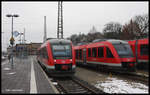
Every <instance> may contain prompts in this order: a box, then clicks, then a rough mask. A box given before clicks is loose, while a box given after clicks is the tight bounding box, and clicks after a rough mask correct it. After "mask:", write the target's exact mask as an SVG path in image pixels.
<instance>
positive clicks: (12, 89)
mask: <svg viewBox="0 0 150 95" xmlns="http://www.w3.org/2000/svg"><path fill="white" fill-rule="evenodd" d="M5 91H23V89H6V90H5Z"/></svg>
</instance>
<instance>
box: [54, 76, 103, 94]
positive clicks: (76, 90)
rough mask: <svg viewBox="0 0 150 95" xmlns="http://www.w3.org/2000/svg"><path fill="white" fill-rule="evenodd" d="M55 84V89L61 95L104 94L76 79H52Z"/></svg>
mask: <svg viewBox="0 0 150 95" xmlns="http://www.w3.org/2000/svg"><path fill="white" fill-rule="evenodd" d="M52 81H53V82H57V85H56V88H57V89H58V90H59V91H60V93H61V94H103V93H105V92H103V91H101V90H99V89H98V88H96V87H94V86H92V85H89V84H88V83H87V82H85V81H83V80H80V79H79V78H77V77H68V78H61V79H60V78H53V80H52Z"/></svg>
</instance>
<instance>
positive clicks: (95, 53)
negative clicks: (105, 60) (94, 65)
mask: <svg viewBox="0 0 150 95" xmlns="http://www.w3.org/2000/svg"><path fill="white" fill-rule="evenodd" d="M96 55H97V51H96V48H92V57H96Z"/></svg>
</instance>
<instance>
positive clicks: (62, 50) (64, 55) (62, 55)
mask: <svg viewBox="0 0 150 95" xmlns="http://www.w3.org/2000/svg"><path fill="white" fill-rule="evenodd" d="M52 52H53V57H54V58H55V59H70V58H71V57H72V51H71V46H70V45H52Z"/></svg>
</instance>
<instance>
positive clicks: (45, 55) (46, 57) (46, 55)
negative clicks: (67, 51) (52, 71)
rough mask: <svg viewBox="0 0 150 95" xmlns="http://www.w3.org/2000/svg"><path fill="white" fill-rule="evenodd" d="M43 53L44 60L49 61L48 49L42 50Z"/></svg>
mask: <svg viewBox="0 0 150 95" xmlns="http://www.w3.org/2000/svg"><path fill="white" fill-rule="evenodd" d="M42 53H43V58H45V59H48V53H47V50H46V47H44V48H43V49H42Z"/></svg>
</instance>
